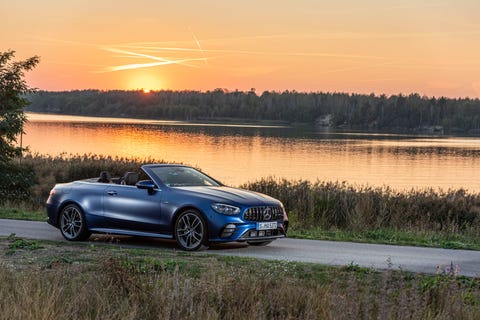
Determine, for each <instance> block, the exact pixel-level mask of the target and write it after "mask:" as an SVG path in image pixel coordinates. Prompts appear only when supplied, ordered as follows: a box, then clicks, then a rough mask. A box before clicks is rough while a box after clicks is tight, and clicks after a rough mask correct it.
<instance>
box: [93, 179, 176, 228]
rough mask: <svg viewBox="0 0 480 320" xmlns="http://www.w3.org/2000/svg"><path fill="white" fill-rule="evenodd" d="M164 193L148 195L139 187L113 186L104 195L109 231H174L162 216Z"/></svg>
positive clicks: (154, 192)
mask: <svg viewBox="0 0 480 320" xmlns="http://www.w3.org/2000/svg"><path fill="white" fill-rule="evenodd" d="M161 200H162V192H161V191H160V190H156V189H155V190H154V191H153V192H148V190H145V189H139V188H137V187H135V186H128V185H112V186H109V187H108V188H107V189H106V190H105V192H104V201H103V206H104V217H105V226H106V227H107V228H109V229H119V230H129V231H140V232H151V233H165V232H171V231H170V230H169V228H168V226H167V219H166V217H164V215H162V207H161Z"/></svg>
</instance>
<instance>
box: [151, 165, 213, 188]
mask: <svg viewBox="0 0 480 320" xmlns="http://www.w3.org/2000/svg"><path fill="white" fill-rule="evenodd" d="M152 171H153V173H154V174H155V175H156V176H157V177H158V178H159V179H160V181H162V182H163V184H165V185H166V186H167V187H194V186H207V187H218V186H220V184H218V182H216V181H215V180H213V179H212V178H210V177H208V176H206V175H204V174H203V173H201V172H200V171H197V170H195V169H193V168H189V167H173V166H172V167H156V168H152Z"/></svg>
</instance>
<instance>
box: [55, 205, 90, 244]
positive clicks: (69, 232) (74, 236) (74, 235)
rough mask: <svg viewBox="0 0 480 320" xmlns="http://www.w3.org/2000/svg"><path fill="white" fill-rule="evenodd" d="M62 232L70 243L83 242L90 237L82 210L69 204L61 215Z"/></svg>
mask: <svg viewBox="0 0 480 320" xmlns="http://www.w3.org/2000/svg"><path fill="white" fill-rule="evenodd" d="M60 232H61V233H62V236H63V237H64V238H65V239H67V240H69V241H82V240H86V239H87V238H88V237H90V232H89V231H88V230H87V226H86V223H85V217H84V215H83V212H82V210H81V209H80V207H78V206H77V205H75V204H69V205H67V206H66V207H65V208H63V209H62V212H61V213H60Z"/></svg>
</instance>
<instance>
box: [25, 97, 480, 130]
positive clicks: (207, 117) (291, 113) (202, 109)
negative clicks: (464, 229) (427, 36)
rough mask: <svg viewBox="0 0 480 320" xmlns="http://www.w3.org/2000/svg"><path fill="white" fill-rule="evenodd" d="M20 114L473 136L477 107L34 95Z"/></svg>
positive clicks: (390, 101) (425, 101) (427, 102)
mask: <svg viewBox="0 0 480 320" xmlns="http://www.w3.org/2000/svg"><path fill="white" fill-rule="evenodd" d="M28 98H29V100H30V101H31V102H32V103H31V105H30V106H28V107H27V109H26V111H32V112H42V113H55V114H68V115H85V116H108V117H129V118H144V119H164V120H185V121H238V122H246V121H248V122H249V121H254V122H257V121H258V122H265V121H269V122H277V123H286V124H287V123H288V124H297V123H307V124H315V125H317V126H324V127H333V128H342V129H354V130H367V131H396V132H430V133H432V132H435V133H467V134H480V100H479V99H469V98H462V99H449V98H444V97H441V98H428V97H421V96H420V95H418V94H411V95H408V96H405V95H392V96H385V95H380V96H376V95H373V94H371V95H362V94H347V93H322V92H311V93H303V92H296V91H284V92H275V91H265V92H263V93H262V94H261V95H258V94H257V93H256V92H255V90H254V89H252V90H251V91H248V92H243V91H228V90H225V89H216V90H213V91H207V92H199V91H167V90H165V91H154V92H150V93H144V92H143V91H98V90H80V91H66V92H48V91H39V92H37V93H35V94H31V95H29V96H28Z"/></svg>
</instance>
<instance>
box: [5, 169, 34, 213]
mask: <svg viewBox="0 0 480 320" xmlns="http://www.w3.org/2000/svg"><path fill="white" fill-rule="evenodd" d="M0 176H1V177H2V179H0V203H1V204H4V203H6V202H9V203H13V204H15V203H21V202H24V201H27V200H28V199H29V198H30V196H31V188H32V186H33V185H34V184H35V183H36V180H35V172H34V170H33V168H32V166H30V165H19V164H16V163H14V162H8V163H3V162H0Z"/></svg>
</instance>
